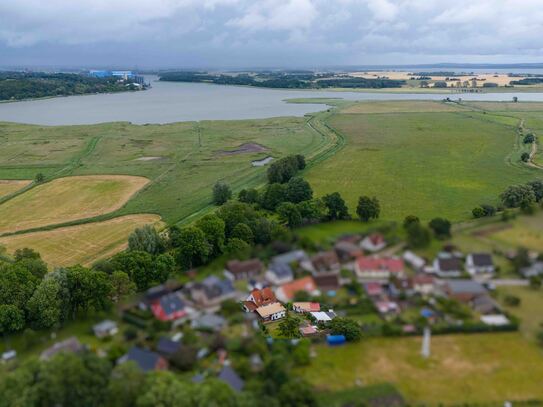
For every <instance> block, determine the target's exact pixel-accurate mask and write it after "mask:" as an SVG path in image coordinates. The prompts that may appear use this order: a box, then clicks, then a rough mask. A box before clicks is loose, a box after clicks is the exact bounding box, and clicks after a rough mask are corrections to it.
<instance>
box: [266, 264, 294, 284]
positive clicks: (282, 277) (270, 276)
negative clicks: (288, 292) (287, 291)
mask: <svg viewBox="0 0 543 407" xmlns="http://www.w3.org/2000/svg"><path fill="white" fill-rule="evenodd" d="M265 278H266V280H267V281H268V282H269V283H270V284H273V285H283V284H286V283H290V282H291V281H292V280H294V272H293V271H292V268H291V267H290V264H289V263H282V262H274V263H271V264H270V265H269V267H268V271H266V274H265Z"/></svg>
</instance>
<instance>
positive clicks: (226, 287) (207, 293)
mask: <svg viewBox="0 0 543 407" xmlns="http://www.w3.org/2000/svg"><path fill="white" fill-rule="evenodd" d="M191 296H192V299H193V300H194V301H195V302H196V303H197V304H198V305H200V306H201V307H204V308H218V307H219V305H220V303H221V302H223V301H225V300H228V299H233V298H235V297H236V290H235V288H234V285H233V284H232V282H231V281H230V280H228V279H227V278H225V279H220V278H218V277H216V276H209V277H207V278H206V279H204V280H203V281H202V282H200V283H196V284H194V286H193V287H192V289H191Z"/></svg>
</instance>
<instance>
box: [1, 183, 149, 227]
mask: <svg viewBox="0 0 543 407" xmlns="http://www.w3.org/2000/svg"><path fill="white" fill-rule="evenodd" d="M147 183H148V180H147V179H146V178H143V177H128V176H104V175H101V176H85V177H64V178H58V179H55V180H53V181H51V182H47V183H45V184H42V185H38V186H36V187H35V188H32V189H30V190H28V191H26V192H24V193H22V194H20V195H17V196H16V197H14V198H12V199H10V200H8V201H6V202H4V203H3V204H1V205H0V234H5V233H8V232H17V231H21V230H28V229H34V228H39V227H43V226H48V225H55V224H62V223H66V222H70V221H74V220H78V219H85V218H92V217H95V216H99V215H103V214H106V213H109V212H113V211H115V210H117V209H119V208H120V207H122V206H123V205H124V204H125V203H126V202H127V201H128V200H129V199H130V197H131V196H132V195H134V194H135V193H136V192H137V191H138V190H139V189H141V188H142V187H144V186H145V185H146V184H147Z"/></svg>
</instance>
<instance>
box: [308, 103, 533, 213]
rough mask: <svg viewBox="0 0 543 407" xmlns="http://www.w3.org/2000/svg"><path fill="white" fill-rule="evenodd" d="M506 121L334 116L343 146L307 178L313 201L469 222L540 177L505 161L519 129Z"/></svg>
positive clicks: (435, 115)
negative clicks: (372, 202)
mask: <svg viewBox="0 0 543 407" xmlns="http://www.w3.org/2000/svg"><path fill="white" fill-rule="evenodd" d="M355 106H356V105H355ZM348 109H354V107H351V108H348ZM504 120H505V121H507V122H508V123H517V122H518V120H517V119H514V118H513V119H512V118H501V117H499V118H494V117H490V116H488V117H485V115H482V114H478V113H473V114H471V113H470V112H467V113H466V112H456V113H455V112H449V113H447V112H425V113H379V114H352V113H351V114H344V113H339V114H335V115H332V116H331V117H330V118H329V119H328V121H327V123H328V125H329V126H331V127H332V128H333V129H335V130H336V131H338V132H340V134H343V135H344V136H345V137H346V145H345V147H344V148H343V149H342V150H341V151H339V152H338V153H337V154H336V155H334V156H333V157H331V158H330V159H328V160H326V161H324V162H322V163H320V164H319V165H317V166H314V167H312V168H311V169H309V170H308V171H307V172H306V177H307V179H308V181H309V182H310V183H311V184H312V185H313V187H314V189H315V191H316V194H317V195H318V196H321V195H324V194H326V193H330V192H334V191H338V192H340V193H341V194H342V196H343V197H344V198H345V199H346V201H347V204H348V206H349V208H350V211H351V213H353V214H354V213H355V210H356V204H357V200H358V197H359V196H360V195H370V196H377V197H378V198H379V200H380V202H381V218H383V219H387V220H401V219H403V218H404V217H405V216H406V215H409V214H415V215H418V216H419V217H420V218H422V219H423V220H428V219H431V218H433V217H436V216H444V217H448V218H450V219H451V220H453V221H459V220H463V219H467V218H470V217H471V210H472V209H473V208H474V207H475V206H477V205H479V204H481V203H486V202H487V203H494V204H495V203H497V200H498V195H499V193H500V192H501V191H502V190H503V189H504V188H505V187H507V186H509V185H511V184H516V183H521V182H526V181H529V180H532V179H534V178H536V177H537V175H538V171H537V170H534V169H530V168H527V167H526V166H522V165H520V164H519V163H518V162H516V161H515V162H512V161H510V159H511V160H512V159H513V158H512V157H513V155H512V149H513V146H514V145H515V143H516V137H517V135H516V128H515V127H514V126H510V125H506V124H504V123H502V121H504ZM514 157H516V156H514Z"/></svg>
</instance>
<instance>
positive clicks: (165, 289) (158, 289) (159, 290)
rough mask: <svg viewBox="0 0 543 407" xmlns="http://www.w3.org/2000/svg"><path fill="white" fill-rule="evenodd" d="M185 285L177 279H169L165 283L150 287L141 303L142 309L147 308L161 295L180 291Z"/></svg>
mask: <svg viewBox="0 0 543 407" xmlns="http://www.w3.org/2000/svg"><path fill="white" fill-rule="evenodd" d="M182 287H183V286H182V285H181V284H180V283H178V282H177V281H171V280H170V281H167V282H165V283H164V284H160V285H157V286H154V287H151V288H149V289H148V290H147V291H146V292H145V294H144V295H143V300H142V301H141V303H140V308H141V309H147V308H149V307H150V306H151V304H153V303H155V302H156V301H157V300H159V299H160V298H161V297H163V296H165V295H166V294H169V293H172V292H174V291H178V290H179V289H181V288H182Z"/></svg>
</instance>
